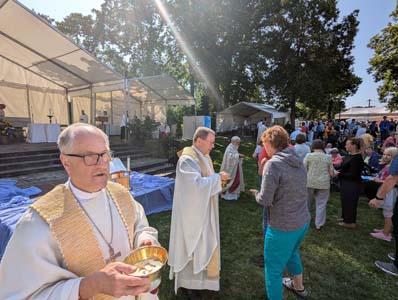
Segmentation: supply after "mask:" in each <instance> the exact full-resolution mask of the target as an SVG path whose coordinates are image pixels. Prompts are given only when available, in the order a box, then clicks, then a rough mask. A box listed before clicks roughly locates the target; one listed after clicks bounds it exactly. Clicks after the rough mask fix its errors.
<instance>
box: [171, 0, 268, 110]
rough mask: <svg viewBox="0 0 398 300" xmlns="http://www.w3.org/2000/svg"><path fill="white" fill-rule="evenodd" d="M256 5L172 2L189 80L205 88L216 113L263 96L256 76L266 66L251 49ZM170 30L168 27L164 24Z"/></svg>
mask: <svg viewBox="0 0 398 300" xmlns="http://www.w3.org/2000/svg"><path fill="white" fill-rule="evenodd" d="M259 2H261V1H258V0H223V1H213V0H195V1H191V0H188V1H187V0H172V1H168V3H167V5H166V8H167V10H168V12H169V14H170V16H171V20H172V23H173V25H174V26H175V31H174V32H171V34H173V35H174V36H176V35H178V36H181V39H180V40H177V46H178V47H179V50H180V52H183V54H184V55H185V56H186V58H187V60H188V63H189V64H190V65H191V66H192V70H193V72H192V75H193V76H195V78H196V79H197V81H201V82H204V83H205V88H207V90H208V94H209V95H210V96H212V98H213V99H216V100H218V101H217V104H218V105H217V108H218V109H220V108H222V107H223V106H228V105H231V104H234V103H237V102H238V101H251V100H252V99H258V98H259V97H261V95H260V94H259V86H260V82H259V81H258V79H259V76H257V73H258V72H259V70H260V69H261V68H262V66H264V65H265V61H264V59H263V58H261V56H259V55H258V52H257V50H256V49H255V48H254V47H253V43H254V37H255V30H256V26H257V20H255V19H253V16H254V15H255V11H256V9H257V6H258V3H259ZM168 25H169V24H168Z"/></svg>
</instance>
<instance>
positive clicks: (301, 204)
mask: <svg viewBox="0 0 398 300" xmlns="http://www.w3.org/2000/svg"><path fill="white" fill-rule="evenodd" d="M262 140H263V145H264V148H265V149H266V151H267V153H268V155H269V156H270V159H269V160H268V161H267V163H266V165H265V167H264V172H263V178H262V184H261V190H260V191H257V190H251V192H252V193H253V194H254V195H255V197H256V201H257V202H258V203H260V204H261V205H263V206H265V207H266V208H267V209H268V211H269V214H268V227H267V230H266V232H265V238H264V258H265V264H264V271H265V285H266V289H267V296H268V299H270V300H280V299H282V290H283V289H282V284H283V285H284V286H285V287H286V288H288V289H289V290H291V291H292V292H294V293H295V294H297V295H299V296H301V297H305V296H306V295H307V294H308V293H307V290H306V289H305V288H304V285H303V266H302V262H301V257H300V245H301V243H302V241H303V239H304V237H305V235H306V233H307V230H308V226H309V222H310V215H309V212H308V206H307V172H306V170H305V168H304V165H303V163H302V162H301V161H300V159H299V157H298V156H297V154H296V153H295V151H294V149H290V148H289V147H288V146H289V135H288V133H287V132H286V130H285V129H283V128H282V127H281V126H273V127H271V128H269V129H267V130H266V131H265V132H264V133H263V135H262ZM286 267H287V270H288V271H289V272H290V273H291V274H292V276H293V277H292V278H289V277H286V278H282V274H283V271H284V269H285V268H286Z"/></svg>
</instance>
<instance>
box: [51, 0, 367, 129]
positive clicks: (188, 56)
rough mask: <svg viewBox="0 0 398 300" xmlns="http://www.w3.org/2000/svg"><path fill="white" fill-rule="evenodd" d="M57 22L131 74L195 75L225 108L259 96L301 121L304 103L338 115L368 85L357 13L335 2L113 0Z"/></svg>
mask: <svg viewBox="0 0 398 300" xmlns="http://www.w3.org/2000/svg"><path fill="white" fill-rule="evenodd" d="M159 3H162V4H161V5H162V6H164V11H162V9H159V7H158V6H157V5H156V4H159ZM56 26H57V27H58V28H59V29H60V30H61V31H63V32H64V33H66V34H68V35H70V36H71V37H72V38H73V39H74V40H75V41H76V42H77V43H78V44H80V45H81V46H82V47H84V48H85V49H87V50H89V51H90V52H93V53H94V54H96V55H97V56H98V57H99V58H100V59H101V60H102V61H103V62H104V63H106V64H109V65H111V66H112V67H113V68H115V69H116V70H117V71H119V72H120V73H122V74H127V76H146V75H155V74H160V73H164V72H166V73H169V74H171V75H173V76H175V77H176V78H178V79H179V80H180V82H181V83H182V84H183V85H186V86H187V87H188V85H189V83H191V85H192V82H193V81H195V83H196V84H195V93H196V96H197V98H198V96H199V97H201V96H204V95H208V96H210V107H213V109H217V110H219V109H222V108H223V107H226V106H229V105H232V104H235V103H237V102H239V101H256V102H267V103H274V104H275V105H277V106H278V107H281V108H284V109H290V110H291V112H292V116H293V119H294V116H295V114H296V113H295V112H296V104H297V103H302V104H303V105H304V106H305V107H307V108H308V109H307V110H308V111H309V112H310V113H312V114H317V113H319V112H320V111H321V112H329V114H331V113H332V111H333V109H334V110H335V109H336V107H341V103H342V102H343V100H344V99H345V97H347V96H349V95H351V94H353V93H355V91H356V89H357V87H358V85H359V84H360V82H361V79H360V78H358V77H357V76H355V75H354V73H353V68H352V66H353V62H354V59H353V57H352V55H351V50H352V47H353V40H354V37H355V35H356V32H357V26H358V21H357V11H354V12H353V13H351V14H350V15H348V16H345V17H342V18H340V16H339V11H338V9H337V7H336V1H335V0H267V1H261V0H222V1H213V0H195V1H193V0H167V1H147V0H105V1H104V3H103V4H102V5H101V9H99V10H93V15H92V16H91V15H88V16H84V15H82V14H78V13H72V14H70V15H69V16H67V17H66V18H65V19H64V20H63V21H62V22H57V23H56ZM292 121H294V120H292ZM293 124H294V123H293Z"/></svg>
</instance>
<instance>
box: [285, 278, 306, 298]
mask: <svg viewBox="0 0 398 300" xmlns="http://www.w3.org/2000/svg"><path fill="white" fill-rule="evenodd" d="M282 283H283V286H284V287H285V288H287V289H288V290H290V291H292V292H293V293H295V294H296V295H297V296H299V297H301V298H305V297H307V296H308V291H307V290H306V289H305V288H304V289H303V290H297V289H296V288H295V287H294V283H293V279H292V278H289V277H284V278H283V279H282Z"/></svg>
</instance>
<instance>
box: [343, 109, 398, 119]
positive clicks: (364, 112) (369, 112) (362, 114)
mask: <svg viewBox="0 0 398 300" xmlns="http://www.w3.org/2000/svg"><path fill="white" fill-rule="evenodd" d="M383 116H387V117H388V118H394V119H396V118H398V111H389V110H388V109H387V108H385V107H355V106H354V107H351V108H349V109H347V110H346V111H344V112H342V113H340V114H336V115H335V118H336V119H355V120H357V121H368V120H369V121H380V120H381V119H382V118H383Z"/></svg>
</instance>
